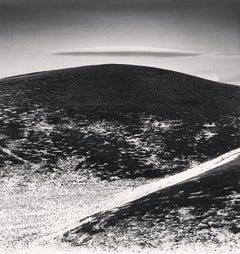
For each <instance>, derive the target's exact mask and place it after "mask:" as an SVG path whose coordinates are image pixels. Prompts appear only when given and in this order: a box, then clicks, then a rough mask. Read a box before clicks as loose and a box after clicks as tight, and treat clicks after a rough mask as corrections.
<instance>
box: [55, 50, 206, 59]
mask: <svg viewBox="0 0 240 254" xmlns="http://www.w3.org/2000/svg"><path fill="white" fill-rule="evenodd" d="M52 54H53V55H60V56H84V55H94V56H118V57H128V56H132V57H147V56H149V57H187V56H199V55H203V53H201V52H192V51H183V50H173V49H161V48H82V49H80V50H74V51H61V52H54V53H52Z"/></svg>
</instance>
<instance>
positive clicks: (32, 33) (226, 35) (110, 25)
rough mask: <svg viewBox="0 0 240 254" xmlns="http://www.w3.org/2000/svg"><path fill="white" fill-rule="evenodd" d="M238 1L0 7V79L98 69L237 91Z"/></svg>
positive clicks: (0, 1) (10, 2)
mask: <svg viewBox="0 0 240 254" xmlns="http://www.w3.org/2000/svg"><path fill="white" fill-rule="evenodd" d="M239 10H240V1H239V0H181V1H180V0H0V53H1V59H0V77H6V76H10V75H16V74H22V73H29V72H33V71H41V70H48V69H58V68H64V67H72V66H81V65H88V64H100V63H109V62H110V63H131V64H139V65H149V66H156V67H160V68H167V69H172V70H177V71H182V72H186V73H190V74H193V75H198V76H201V77H206V78H210V79H215V80H220V81H224V82H230V83H239V84H240V74H239V71H238V70H239V69H240V68H239V67H240V15H239Z"/></svg>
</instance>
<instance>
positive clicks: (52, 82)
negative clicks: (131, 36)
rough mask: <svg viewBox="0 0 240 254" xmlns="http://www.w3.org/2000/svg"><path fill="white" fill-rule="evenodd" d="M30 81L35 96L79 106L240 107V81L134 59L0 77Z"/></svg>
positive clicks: (206, 110) (177, 112) (181, 111)
mask: <svg viewBox="0 0 240 254" xmlns="http://www.w3.org/2000/svg"><path fill="white" fill-rule="evenodd" d="M1 83H2V84H3V85H11V86H15V85H17V86H25V87H27V88H28V89H31V91H28V93H31V95H32V96H34V99H36V100H40V101H42V102H44V103H46V102H49V103H50V104H54V103H56V104H58V105H59V104H60V105H61V106H63V107H75V108H77V109H82V110H84V109H87V110H89V109H90V108H92V109H94V110H97V111H101V110H102V111H110V112H111V111H116V110H120V111H125V112H149V113H158V114H159V113H161V114H163V115H167V116H174V117H176V116H183V115H188V114H190V117H191V118H192V117H198V116H199V115H209V114H212V115H214V114H216V113H217V114H224V113H229V112H231V113H232V112H238V113H239V111H240V110H239V109H240V108H239V105H240V103H239V98H240V89H239V87H238V86H233V85H227V84H222V83H218V82H213V81H209V80H205V79H201V78H197V77H194V76H190V75H187V74H182V73H178V72H173V71H168V70H163V69H157V68H151V67H142V66H132V65H115V64H108V65H98V66H85V67H79V68H71V69H63V70H56V71H47V72H40V73H34V74H28V75H22V76H16V77H11V78H8V79H3V80H1Z"/></svg>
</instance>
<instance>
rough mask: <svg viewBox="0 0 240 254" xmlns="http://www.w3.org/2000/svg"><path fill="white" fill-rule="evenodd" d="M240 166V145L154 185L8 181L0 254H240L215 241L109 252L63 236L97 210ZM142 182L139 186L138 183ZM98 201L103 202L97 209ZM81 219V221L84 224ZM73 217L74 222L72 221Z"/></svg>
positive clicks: (113, 209)
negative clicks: (73, 244)
mask: <svg viewBox="0 0 240 254" xmlns="http://www.w3.org/2000/svg"><path fill="white" fill-rule="evenodd" d="M239 164H240V149H236V150H232V151H230V152H228V153H226V154H224V155H221V156H220V157H217V158H215V159H213V160H211V161H208V162H205V163H203V164H200V165H198V166H196V167H193V168H190V169H188V170H186V171H184V172H181V173H178V174H176V175H173V176H169V177H165V178H163V179H159V180H155V181H152V182H150V183H146V181H144V180H142V181H141V180H140V181H139V182H138V183H136V182H132V181H129V182H127V183H126V182H125V183H124V182H123V181H122V182H121V181H118V182H115V183H114V182H112V183H109V182H107V181H106V182H105V181H103V182H101V181H95V180H89V183H88V184H86V179H85V180H83V181H82V182H79V183H74V184H73V183H71V181H69V178H66V179H63V181H62V182H61V181H59V182H58V186H55V184H56V181H54V180H53V181H52V182H43V184H42V185H38V186H37V185H36V184H35V183H34V182H32V183H29V182H28V183H25V186H24V184H22V186H20V181H16V182H11V181H13V180H11V181H9V182H8V183H6V182H5V183H3V185H1V191H2V193H3V194H4V195H3V203H2V204H3V207H2V209H1V213H0V217H1V221H2V228H1V230H2V231H1V243H0V253H1V254H2V253H6V254H8V253H10V254H18V253H19V254H33V253H34V254H43V253H44V254H45V253H46V254H48V253H49V254H55V253H56V254H57V253H59V254H63V253H73V254H75V253H87V254H92V253H104V254H105V253H106V254H107V253H115V252H117V253H144V254H145V253H153V254H155V253H167V254H168V253H169V254H172V253H176V254H178V253H179V254H180V253H199V252H200V253H237V252H236V251H237V249H236V248H237V246H236V247H235V248H233V247H232V246H231V245H227V246H226V245H222V246H218V247H217V248H216V246H214V244H213V245H208V246H206V245H202V244H201V243H196V244H191V243H185V244H184V243H183V244H182V245H181V246H179V247H178V248H176V249H172V248H169V246H168V244H167V243H166V244H165V245H166V246H162V250H161V251H159V250H157V249H151V248H144V249H142V248H140V247H136V246H134V245H133V246H132V248H130V249H129V248H128V249H124V248H120V249H118V250H114V251H107V250H98V249H91V248H85V247H84V248H83V247H70V246H69V244H65V243H59V241H58V240H59V238H61V237H62V236H63V234H64V233H66V232H69V235H70V236H73V235H74V233H75V229H77V228H79V227H81V225H83V224H85V223H87V222H91V220H93V219H94V215H95V214H96V213H99V212H100V213H103V214H104V213H105V212H109V211H110V212H112V213H114V212H116V211H118V210H121V208H122V207H124V206H125V205H127V204H129V203H131V202H134V201H135V200H136V199H140V198H142V197H144V196H146V195H149V194H151V193H154V192H156V191H161V190H164V189H166V188H168V187H171V186H174V185H177V184H179V183H183V182H187V181H188V180H190V179H198V178H201V175H206V174H208V173H210V172H212V171H221V170H224V169H225V168H228V167H229V166H234V165H239ZM66 182H69V185H68V186H64V184H65V185H66ZM137 185H138V187H134V186H137ZM109 193H112V194H113V196H111V197H109ZM114 193H115V195H114ZM96 200H98V201H99V203H98V206H97V207H96ZM4 205H5V206H4ZM7 206H8V210H7V208H6V210H5V211H4V207H7ZM91 214H93V215H91ZM84 217H85V218H86V219H84ZM80 219H82V220H81V221H80V222H79V220H80ZM71 221H75V222H74V223H70V222H71ZM54 239H55V240H54ZM4 241H5V243H4ZM21 242H22V244H21ZM16 243H17V244H16Z"/></svg>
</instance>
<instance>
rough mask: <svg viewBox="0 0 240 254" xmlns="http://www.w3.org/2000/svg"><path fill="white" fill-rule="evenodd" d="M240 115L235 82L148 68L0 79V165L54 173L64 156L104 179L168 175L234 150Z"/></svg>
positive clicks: (86, 68)
mask: <svg viewBox="0 0 240 254" xmlns="http://www.w3.org/2000/svg"><path fill="white" fill-rule="evenodd" d="M239 112H240V87H239V86H234V85H228V84H222V83H218V82H213V81H209V80H204V79H201V78H197V77H193V76H190V75H187V74H182V73H178V72H173V71H168V70H163V69H157V68H150V67H142V66H131V65H115V64H109V65H98V66H84V67H78V68H70V69H62V70H55V71H46V72H38V73H33V74H27V75H21V76H15V77H9V78H5V79H1V80H0V115H1V118H0V148H1V149H0V164H1V165H2V166H6V165H8V164H9V163H10V164H11V163H12V164H13V165H19V164H24V163H26V162H30V163H33V164H34V165H36V164H37V165H39V167H37V168H38V171H39V172H41V173H42V172H52V171H54V172H58V173H61V172H63V171H64V170H66V167H65V166H64V165H65V164H64V163H62V161H65V160H67V161H68V162H69V161H71V162H74V163H72V164H73V165H71V167H72V169H74V170H78V171H79V172H84V173H86V174H88V173H89V172H90V171H91V172H94V174H95V175H97V176H100V177H102V178H106V179H110V178H112V177H138V176H145V177H156V176H162V175H166V174H172V173H174V172H179V171H181V170H184V169H185V168H186V167H189V166H190V165H191V164H194V163H199V162H202V161H204V160H206V159H209V158H212V157H214V156H217V155H219V154H222V153H224V152H227V151H229V150H232V149H234V148H237V147H238V146H239V117H238V114H239ZM69 167H70V166H69ZM34 168H35V169H36V167H34ZM4 170H5V173H6V174H7V170H8V169H7V168H5V169H4ZM11 170H12V169H11ZM14 170H15V169H14Z"/></svg>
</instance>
